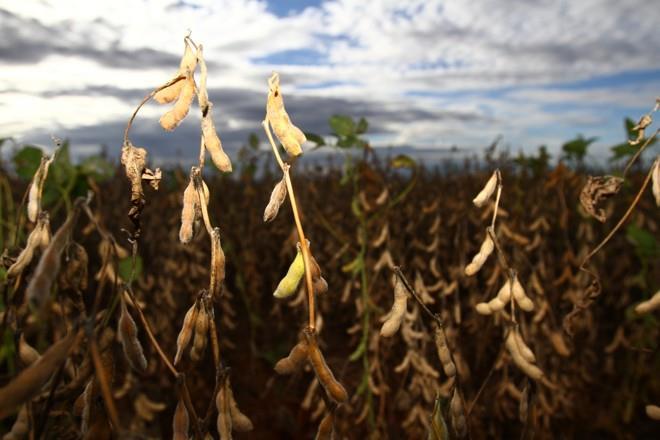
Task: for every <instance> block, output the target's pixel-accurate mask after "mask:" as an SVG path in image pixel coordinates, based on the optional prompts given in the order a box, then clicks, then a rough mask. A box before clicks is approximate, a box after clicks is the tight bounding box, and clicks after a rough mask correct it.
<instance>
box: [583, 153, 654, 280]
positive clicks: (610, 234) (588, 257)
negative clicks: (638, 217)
mask: <svg viewBox="0 0 660 440" xmlns="http://www.w3.org/2000/svg"><path fill="white" fill-rule="evenodd" d="M653 168H654V167H653V166H651V169H649V172H648V174H647V175H646V178H645V179H644V183H643V184H642V187H641V188H640V189H639V191H638V192H637V195H636V196H635V199H634V200H633V202H632V203H631V204H630V206H629V207H628V210H627V211H626V213H625V214H623V217H621V219H620V220H619V221H618V222H617V224H616V225H615V226H614V227H613V228H612V230H611V231H610V232H609V233H608V234H607V236H606V237H605V238H604V239H603V240H602V241H601V242H600V243H599V244H598V246H596V247H595V248H594V250H592V251H591V252H589V253H588V254H587V256H586V257H584V260H583V261H582V264H581V265H580V269H582V270H584V265H585V264H587V262H588V261H589V260H590V259H591V258H592V257H593V256H594V255H596V254H597V253H598V251H600V250H601V249H602V248H603V246H605V244H606V243H607V242H608V241H610V239H611V238H612V236H613V235H614V234H615V233H616V232H617V231H618V230H619V228H621V226H623V224H624V223H625V222H626V220H628V217H630V214H632V212H633V210H634V209H635V207H636V206H637V204H638V203H639V200H640V199H641V198H642V194H644V191H645V190H646V187H647V186H648V185H649V182H650V181H651V176H652V175H653Z"/></svg>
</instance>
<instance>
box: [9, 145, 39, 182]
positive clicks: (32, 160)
mask: <svg viewBox="0 0 660 440" xmlns="http://www.w3.org/2000/svg"><path fill="white" fill-rule="evenodd" d="M43 154H44V153H43V151H42V150H41V148H39V147H35V146H32V145H26V146H24V147H23V148H21V149H20V150H18V151H17V152H16V154H14V157H13V158H12V160H13V162H14V168H15V169H16V174H18V177H20V178H22V179H25V180H31V179H32V176H34V173H35V172H36V171H37V168H39V164H40V163H41V156H43Z"/></svg>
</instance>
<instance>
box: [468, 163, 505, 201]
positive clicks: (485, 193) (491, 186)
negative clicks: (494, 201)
mask: <svg viewBox="0 0 660 440" xmlns="http://www.w3.org/2000/svg"><path fill="white" fill-rule="evenodd" d="M498 174H499V170H495V171H494V172H493V174H492V175H491V176H490V179H488V182H486V185H485V186H484V187H483V189H482V190H481V191H480V192H479V194H477V196H476V197H475V198H474V199H473V200H472V203H474V204H475V205H476V206H477V207H479V208H480V207H482V206H483V205H484V204H485V203H486V202H487V201H488V199H489V198H490V196H492V195H493V193H494V192H495V188H497V182H498V180H499V178H498Z"/></svg>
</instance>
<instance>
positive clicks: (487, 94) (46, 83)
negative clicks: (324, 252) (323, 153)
mask: <svg viewBox="0 0 660 440" xmlns="http://www.w3.org/2000/svg"><path fill="white" fill-rule="evenodd" d="M402 3H403V2H394V1H373V2H364V1H358V0H346V1H325V2H292V3H290V4H291V5H293V7H289V8H287V7H285V6H283V5H285V4H289V3H288V2H272V3H268V2H263V1H236V0H227V1H210V0H208V1H206V0H201V1H157V0H151V1H144V2H133V1H120V0H117V1H113V2H88V1H80V2H78V1H58V2H40V3H35V2H13V3H11V4H5V5H4V6H0V24H1V26H2V29H3V31H4V32H3V39H2V40H0V59H2V62H3V66H2V69H0V136H14V137H16V138H17V139H18V140H19V141H21V142H31V143H42V144H46V145H47V144H48V139H49V136H50V134H51V133H52V134H56V135H57V136H59V137H67V138H69V139H70V140H71V142H72V145H73V147H74V148H78V151H79V152H85V151H93V150H94V149H95V148H97V147H98V146H99V145H107V146H108V148H109V150H110V151H113V149H114V150H117V151H118V150H119V145H120V143H121V138H122V132H123V125H124V124H125V121H126V119H127V118H128V116H129V115H130V113H131V112H132V110H133V108H134V106H135V105H137V103H138V102H139V101H140V100H141V98H142V97H143V96H144V95H145V94H146V93H147V92H148V91H149V90H150V89H151V88H153V87H155V86H156V85H158V84H160V83H162V82H164V81H166V80H167V79H168V78H169V77H170V76H171V75H172V74H173V73H174V72H175V71H176V68H177V66H178V59H179V57H180V54H181V52H182V37H183V35H184V34H185V32H186V30H187V29H190V30H192V31H193V37H194V38H195V39H196V40H197V41H199V42H203V43H204V47H205V49H204V51H205V56H206V58H207V59H208V60H209V86H210V88H211V89H212V90H211V98H212V100H213V101H214V102H215V103H216V112H215V119H216V125H217V126H218V128H219V130H220V134H221V137H222V138H223V142H224V144H225V145H226V146H227V148H228V150H229V152H230V154H231V152H232V151H235V150H236V149H237V148H238V147H239V146H240V145H241V143H243V142H244V140H245V139H246V137H247V135H248V133H250V132H257V133H259V134H260V135H261V133H260V121H261V119H263V116H264V106H265V99H266V79H267V78H268V76H269V75H270V73H271V71H273V70H277V71H278V72H279V73H280V76H281V78H282V85H283V93H284V96H285V101H286V103H287V109H288V110H289V113H290V115H291V116H292V118H293V119H294V121H295V122H296V124H297V125H299V126H301V127H302V128H303V129H304V130H306V131H312V132H317V133H322V134H323V133H326V132H327V131H328V129H327V118H328V117H329V116H330V115H332V114H334V113H347V114H350V115H352V116H355V117H361V116H364V117H366V118H367V119H368V120H369V121H370V133H371V140H372V142H373V143H374V144H375V145H376V146H399V147H413V148H419V149H420V151H421V149H424V150H425V151H426V150H429V149H433V148H448V147H451V146H453V145H457V146H459V147H462V148H463V150H462V151H465V150H468V151H469V150H471V149H475V150H476V149H480V148H482V147H483V146H485V145H487V144H488V143H489V142H490V141H491V140H492V139H494V138H495V137H496V136H497V135H499V134H501V135H502V136H503V137H504V142H505V143H507V144H509V145H510V146H511V148H512V149H513V150H514V151H517V150H518V149H524V150H526V151H531V150H534V149H536V147H537V146H538V145H541V144H546V145H548V146H549V148H550V151H554V152H556V151H557V150H558V148H559V146H560V145H561V142H562V141H564V140H567V139H568V138H570V137H572V136H574V135H576V134H577V133H583V134H585V135H588V136H598V137H599V143H598V144H597V146H596V150H597V151H600V152H603V151H604V149H605V147H606V146H607V145H610V144H613V143H616V142H620V141H622V140H623V136H624V132H623V125H622V120H623V117H624V116H631V117H637V116H639V115H640V114H641V113H643V112H645V111H647V110H648V108H650V107H651V106H652V105H653V103H654V100H655V97H656V95H658V94H660V40H659V39H657V38H656V34H657V23H658V22H660V9H659V8H653V7H651V5H649V3H648V2H643V1H636V0H634V1H626V2H621V1H609V0H598V1H595V0H589V1H586V0H585V1H580V2H570V1H566V2H557V1H544V0H536V1H522V0H507V1H490V0H473V1H471V2H464V1H410V2H405V5H402ZM163 111H164V110H163V108H160V107H157V106H155V105H150V106H148V107H146V108H145V111H144V113H143V114H142V115H141V118H140V119H138V122H137V124H136V128H135V130H136V131H135V136H136V139H135V140H136V142H140V143H142V144H144V145H149V146H150V148H152V149H153V153H152V154H153V155H155V156H156V157H160V158H161V160H166V161H171V160H182V161H184V162H185V161H186V160H187V159H189V160H192V159H193V158H194V157H195V155H196V152H195V150H196V147H195V144H196V143H197V142H196V139H197V136H198V133H197V127H198V125H197V124H198V121H197V119H196V117H197V115H194V117H189V118H190V120H189V121H185V122H184V124H183V125H182V126H181V127H180V128H179V129H178V130H177V131H176V132H175V134H174V135H170V134H165V133H163V132H162V130H160V128H159V127H158V125H157V120H158V116H159V114H160V113H162V112H163ZM191 116H193V115H191ZM262 138H263V136H262ZM412 151H414V149H413V150H412Z"/></svg>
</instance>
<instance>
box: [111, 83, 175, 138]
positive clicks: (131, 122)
mask: <svg viewBox="0 0 660 440" xmlns="http://www.w3.org/2000/svg"><path fill="white" fill-rule="evenodd" d="M184 79H186V76H185V75H179V76H177V77H176V78H173V79H171V80H169V81H168V82H166V83H165V84H163V85H162V86H159V87H157V88H155V89H154V90H152V91H151V93H149V94H148V95H147V96H145V97H144V98H143V99H142V102H140V104H138V106H137V107H136V108H135V111H134V112H133V114H132V115H131V118H130V119H129V120H128V123H127V124H126V129H125V130H124V145H126V144H127V143H128V132H129V131H130V129H131V126H132V125H133V120H134V119H135V117H136V116H137V114H138V112H139V111H140V109H141V108H142V106H143V105H144V104H146V103H147V101H149V100H150V99H151V98H153V97H154V95H155V94H156V93H158V92H160V91H161V90H163V89H166V88H168V87H169V86H171V85H173V84H176V83H178V82H179V81H182V80H184Z"/></svg>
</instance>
